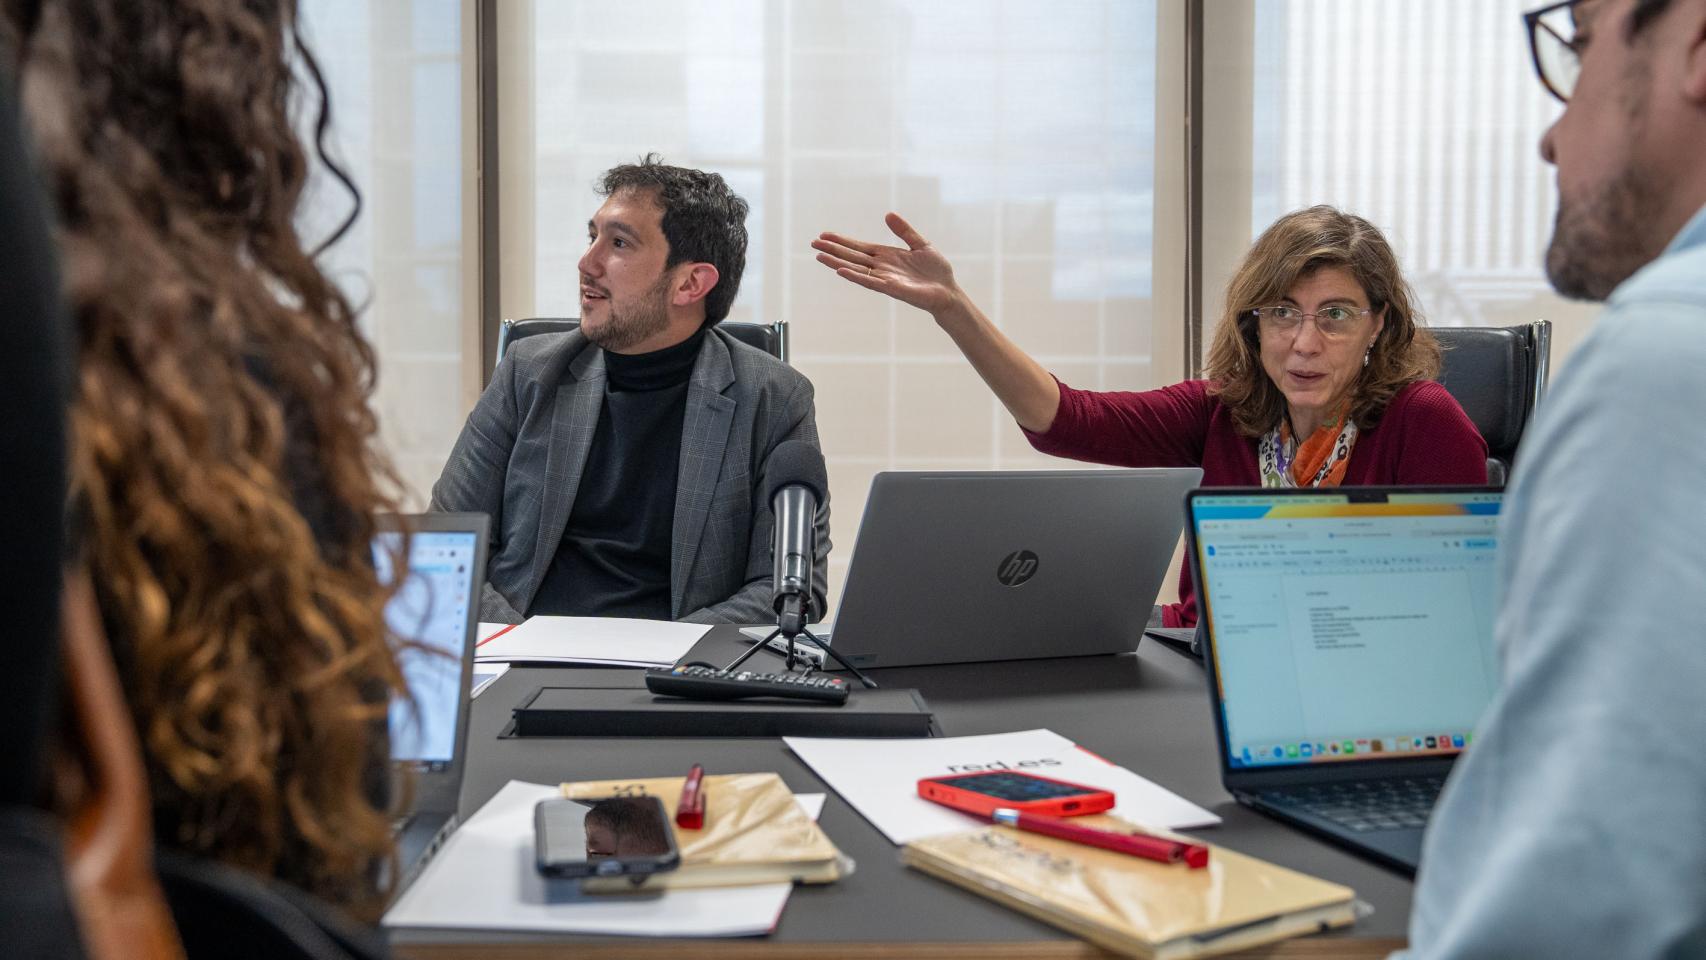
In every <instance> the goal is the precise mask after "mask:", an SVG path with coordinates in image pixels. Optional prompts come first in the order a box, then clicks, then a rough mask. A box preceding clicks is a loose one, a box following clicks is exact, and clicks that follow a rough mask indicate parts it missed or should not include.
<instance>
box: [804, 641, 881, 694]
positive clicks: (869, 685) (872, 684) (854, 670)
mask: <svg viewBox="0 0 1706 960" xmlns="http://www.w3.org/2000/svg"><path fill="white" fill-rule="evenodd" d="M800 636H802V637H805V638H806V639H807V640H810V641H811V642H812V643H815V644H817V647H818V649H819V650H822V651H823V652H824V653H827V654H829V655H830V656H831V657H834V658H835V662H836V663H839V664H841V665H842V666H843V667H846V668H847V672H848V673H851V674H853V675H854V676H855V677H858V678H859V682H860V683H862V684H864V685H865V687H866V689H869V690H875V689H877V681H875V680H872V679H871V678H870V677H867V676H865V674H864V673H862V672H861V671H860V670H859V668H858V667H855V666H854V665H852V664H851V663H848V662H847V658H846V657H843V656H842V655H841V654H840V652H839V651H837V650H836V649H835V648H834V647H832V646H830V645H829V644H827V643H824V642H823V641H822V640H819V639H818V638H817V637H816V636H815V635H814V634H813V633H812V632H811V631H810V630H801V631H800Z"/></svg>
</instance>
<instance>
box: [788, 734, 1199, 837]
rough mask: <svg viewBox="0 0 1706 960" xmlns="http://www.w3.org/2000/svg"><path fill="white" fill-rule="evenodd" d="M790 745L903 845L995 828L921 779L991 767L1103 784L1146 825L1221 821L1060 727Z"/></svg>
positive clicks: (1128, 814) (802, 740)
mask: <svg viewBox="0 0 1706 960" xmlns="http://www.w3.org/2000/svg"><path fill="white" fill-rule="evenodd" d="M782 742H784V743H786V744H787V745H788V748H789V749H790V750H792V751H794V753H795V754H796V755H797V756H798V757H799V758H800V759H801V760H804V761H805V762H806V765H807V766H809V767H811V768H812V771H813V772H815V773H816V774H817V775H818V776H819V777H821V778H823V781H824V782H825V783H827V784H829V785H830V787H832V788H833V789H834V790H835V792H836V793H839V794H841V799H843V800H846V801H847V802H848V803H849V804H851V805H852V807H853V809H855V810H857V811H859V814H860V815H861V816H863V817H864V818H865V819H866V820H869V821H871V825H872V826H874V827H876V828H877V829H878V830H880V831H882V833H883V836H886V837H888V838H889V840H890V841H892V842H893V843H895V844H896V845H899V844H905V843H911V842H912V841H914V840H922V839H923V838H925V837H932V836H936V835H938V834H944V833H953V832H955V831H962V830H965V831H969V830H980V829H982V828H984V827H986V826H988V825H989V823H988V821H986V820H980V819H978V818H976V817H972V816H970V815H968V814H964V813H960V812H958V811H956V810H950V809H948V808H947V807H944V806H941V805H940V804H935V803H931V802H930V801H928V800H925V799H924V798H923V797H920V796H919V795H918V781H919V780H922V779H923V778H925V777H941V776H948V775H951V774H957V773H977V772H979V771H983V770H1012V771H1015V772H1019V773H1034V774H1036V775H1037V776H1040V777H1048V778H1049V779H1051V780H1066V781H1068V782H1070V783H1077V784H1082V785H1084V786H1087V787H1098V788H1100V789H1103V790H1106V791H1108V792H1110V793H1112V794H1113V795H1114V809H1113V811H1112V812H1114V813H1116V814H1119V815H1120V816H1122V817H1124V818H1125V819H1126V820H1129V821H1130V822H1132V823H1135V824H1139V825H1142V826H1150V827H1165V828H1167V829H1169V830H1187V829H1191V828H1193V827H1209V826H1214V825H1215V824H1218V823H1219V822H1220V818H1219V817H1217V816H1215V815H1214V814H1212V813H1210V812H1209V811H1207V810H1204V809H1203V808H1202V807H1199V806H1197V805H1196V804H1194V803H1192V802H1191V801H1189V800H1186V799H1185V798H1184V797H1181V796H1179V795H1178V794H1176V793H1174V792H1172V791H1171V790H1168V789H1166V788H1165V787H1162V786H1160V785H1159V784H1156V783H1154V782H1153V781H1150V780H1146V779H1144V778H1143V777H1140V776H1138V775H1137V774H1135V773H1132V772H1131V771H1130V770H1127V769H1126V768H1124V767H1121V766H1116V765H1114V764H1112V763H1109V762H1108V761H1106V760H1103V759H1102V758H1101V757H1098V756H1096V755H1095V754H1093V753H1091V752H1089V751H1088V750H1085V749H1083V748H1081V747H1079V746H1078V745H1077V744H1075V743H1073V742H1072V741H1071V740H1068V739H1066V738H1065V737H1063V736H1061V735H1060V734H1058V733H1055V732H1053V731H1052V730H1024V731H1020V732H1018V733H997V734H990V735H987V736H981V737H927V738H923V739H918V740H832V739H815V738H810V737H783V738H782Z"/></svg>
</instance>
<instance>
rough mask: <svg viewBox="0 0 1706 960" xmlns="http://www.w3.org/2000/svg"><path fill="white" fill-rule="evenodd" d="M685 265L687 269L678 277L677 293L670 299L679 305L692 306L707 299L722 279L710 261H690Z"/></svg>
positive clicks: (676, 283)
mask: <svg viewBox="0 0 1706 960" xmlns="http://www.w3.org/2000/svg"><path fill="white" fill-rule="evenodd" d="M683 266H684V267H685V268H686V269H685V270H682V271H681V274H680V275H679V276H678V277H677V278H676V281H675V293H674V295H673V296H671V297H670V301H669V302H670V303H672V304H674V305H675V306H678V307H686V306H691V305H693V304H695V303H698V302H699V301H701V300H703V299H705V297H706V295H708V294H709V293H710V292H711V290H712V289H714V288H715V287H716V286H717V281H718V280H720V279H722V276H721V275H720V274H719V273H717V268H716V267H713V266H711V265H710V264H708V263H688V264H683ZM677 269H680V268H677Z"/></svg>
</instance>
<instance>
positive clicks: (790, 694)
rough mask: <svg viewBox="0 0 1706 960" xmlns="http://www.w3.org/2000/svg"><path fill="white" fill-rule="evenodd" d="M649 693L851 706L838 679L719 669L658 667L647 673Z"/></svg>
mask: <svg viewBox="0 0 1706 960" xmlns="http://www.w3.org/2000/svg"><path fill="white" fill-rule="evenodd" d="M646 689H647V690H650V691H651V692H653V693H659V694H663V695H664V696H669V697H687V698H689V699H692V700H744V699H746V698H748V697H781V698H784V699H788V700H815V701H817V702H819V703H835V704H841V703H846V702H847V683H846V681H844V680H841V679H839V678H837V677H809V676H805V675H804V674H798V673H753V672H751V671H749V670H742V671H739V672H738V673H729V672H727V671H725V670H718V669H716V668H715V667H697V666H685V667H670V668H664V667H654V668H652V669H650V670H647V671H646Z"/></svg>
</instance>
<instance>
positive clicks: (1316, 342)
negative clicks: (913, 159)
mask: <svg viewBox="0 0 1706 960" xmlns="http://www.w3.org/2000/svg"><path fill="white" fill-rule="evenodd" d="M887 222H888V226H889V229H890V230H893V231H894V233H895V236H897V237H899V238H900V239H901V240H902V241H904V242H905V243H906V246H905V247H894V246H886V245H883V244H876V243H868V242H865V241H861V240H854V239H852V238H850V237H844V236H842V235H840V234H837V233H825V234H822V235H821V236H819V237H818V239H816V240H814V241H812V247H813V248H814V249H815V250H817V251H818V253H817V260H818V262H819V263H822V264H823V265H825V266H827V267H829V268H831V269H833V270H834V271H835V272H836V273H837V274H839V275H840V276H841V277H842V278H844V279H846V280H848V281H851V282H853V283H856V284H858V285H859V286H862V287H865V288H867V289H870V290H875V291H877V292H879V293H885V294H888V295H889V296H891V297H893V298H895V299H896V300H899V301H901V302H903V303H908V304H911V305H912V306H915V307H917V308H919V309H921V310H925V311H928V312H929V313H930V314H931V316H933V317H934V318H935V320H936V323H937V325H938V326H940V327H941V328H942V329H943V331H945V332H946V333H947V334H948V336H949V337H951V338H952V339H953V341H954V343H955V345H956V346H958V347H959V348H960V351H961V352H962V353H964V354H965V355H966V359H967V360H970V361H971V364H972V367H973V368H974V369H976V370H977V372H978V375H979V376H981V377H983V380H984V382H985V383H987V384H988V385H989V387H990V389H991V390H993V391H995V395H996V397H997V398H999V399H1000V400H1001V402H1002V403H1003V404H1004V405H1005V406H1006V407H1007V410H1008V411H1009V412H1010V413H1011V414H1012V415H1013V419H1014V420H1016V421H1018V424H1019V427H1020V429H1022V430H1023V431H1024V433H1025V437H1026V439H1028V440H1029V441H1030V442H1031V445H1032V446H1034V447H1036V448H1037V449H1038V450H1041V451H1043V452H1044V453H1050V454H1054V455H1056V456H1061V457H1070V458H1072V459H1074V460H1087V461H1090V462H1093V463H1104V464H1111V465H1114V466H1121V467H1188V466H1195V467H1201V468H1202V470H1203V485H1204V486H1269V487H1276V486H1282V487H1289V486H1300V487H1301V486H1319V487H1332V486H1339V485H1341V484H1343V485H1371V484H1479V483H1485V482H1486V481H1487V444H1486V441H1484V440H1483V439H1482V438H1481V435H1480V433H1479V432H1478V431H1477V430H1476V429H1475V425H1474V424H1473V423H1471V422H1470V420H1469V417H1468V416H1467V415H1466V414H1465V413H1464V412H1463V408H1462V407H1460V406H1458V404H1457V401H1456V400H1454V399H1453V398H1452V397H1451V395H1450V394H1449V393H1447V392H1446V390H1445V388H1444V387H1442V386H1440V385H1439V384H1438V383H1435V382H1433V378H1434V377H1435V376H1436V375H1437V374H1438V373H1439V344H1438V343H1437V342H1436V341H1435V340H1434V338H1433V336H1432V335H1430V334H1429V333H1428V332H1427V330H1425V329H1423V328H1421V327H1419V326H1417V323H1416V311H1415V307H1414V299H1415V297H1414V294H1413V293H1412V292H1411V290H1410V287H1409V284H1408V283H1406V282H1405V281H1404V278H1403V275H1402V274H1401V273H1400V271H1399V269H1398V261H1397V258H1396V257H1395V256H1393V253H1392V248H1391V246H1389V245H1388V244H1387V242H1386V238H1385V237H1383V236H1381V234H1380V231H1379V230H1377V229H1375V227H1374V225H1373V224H1371V223H1369V222H1368V221H1367V220H1364V219H1362V218H1361V217H1356V216H1352V215H1350V214H1346V213H1343V212H1341V211H1339V210H1336V209H1334V208H1332V207H1326V206H1317V207H1310V208H1309V209H1307V210H1299V211H1297V212H1295V213H1290V214H1287V215H1286V216H1284V217H1281V218H1280V219H1279V220H1277V221H1275V222H1274V224H1273V225H1272V226H1270V227H1269V228H1268V229H1267V230H1266V231H1265V232H1263V234H1262V235H1261V237H1259V238H1257V240H1256V243H1255V245H1254V246H1252V247H1251V248H1250V252H1249V253H1248V254H1246V255H1245V257H1244V262H1243V264H1242V265H1240V266H1239V268H1238V272H1237V273H1236V274H1235V275H1234V276H1233V278H1232V282H1231V284H1230V285H1229V286H1228V288H1227V291H1226V311H1225V313H1224V314H1223V315H1222V318H1221V322H1220V324H1219V325H1218V326H1217V327H1216V329H1215V334H1214V343H1213V344H1212V345H1211V346H1210V348H1209V356H1208V369H1207V379H1204V380H1187V381H1185V382H1183V383H1177V384H1174V385H1172V386H1169V387H1162V388H1161V389H1159V390H1147V391H1142V392H1114V391H1109V392H1102V391H1092V390H1078V389H1075V388H1073V387H1069V386H1067V385H1066V384H1064V383H1061V382H1060V381H1059V380H1057V379H1056V378H1055V377H1054V376H1053V375H1051V374H1050V373H1049V372H1048V371H1046V370H1044V369H1043V367H1042V365H1041V364H1039V363H1037V361H1036V360H1034V359H1032V358H1031V357H1030V356H1029V355H1028V354H1026V353H1025V352H1024V351H1023V350H1021V349H1019V347H1018V346H1017V345H1016V344H1014V343H1013V341H1011V340H1009V339H1008V338H1007V337H1006V335H1005V334H1003V333H1002V332H1001V331H1000V330H999V329H997V328H996V327H995V325H994V324H992V323H991V322H990V321H989V318H988V317H986V316H985V315H984V313H983V311H982V310H979V309H978V307H977V305H976V304H974V303H972V301H971V299H970V298H969V297H968V296H966V293H965V291H964V290H963V289H961V288H960V286H959V284H957V283H956V282H955V281H954V270H953V266H952V264H950V263H949V262H948V260H947V258H946V257H944V256H942V254H941V253H940V252H938V251H937V250H936V248H934V247H932V246H930V244H929V242H928V241H926V240H925V239H924V238H923V237H922V236H920V235H919V233H918V231H917V230H914V229H913V228H912V226H911V225H910V224H908V223H907V222H906V221H905V220H903V219H901V217H900V216H899V215H897V214H893V213H891V214H889V215H888V221H887ZM1179 597H1180V602H1179V603H1177V604H1170V605H1167V606H1164V607H1162V608H1161V609H1160V611H1159V617H1160V620H1161V623H1162V624H1163V625H1165V626H1170V627H1180V626H1183V627H1188V626H1191V625H1193V624H1195V623H1196V619H1197V611H1196V598H1195V595H1194V591H1193V590H1192V586H1191V575H1190V568H1189V567H1188V566H1187V567H1186V568H1185V569H1184V570H1183V571H1182V572H1181V575H1180V578H1179Z"/></svg>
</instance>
